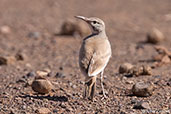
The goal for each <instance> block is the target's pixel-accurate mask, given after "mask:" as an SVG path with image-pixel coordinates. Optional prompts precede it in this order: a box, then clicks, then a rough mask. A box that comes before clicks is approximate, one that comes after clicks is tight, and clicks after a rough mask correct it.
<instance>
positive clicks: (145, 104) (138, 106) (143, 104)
mask: <svg viewBox="0 0 171 114" xmlns="http://www.w3.org/2000/svg"><path fill="white" fill-rule="evenodd" d="M133 108H134V109H150V106H149V104H148V102H144V101H140V102H137V104H135V105H134V107H133Z"/></svg>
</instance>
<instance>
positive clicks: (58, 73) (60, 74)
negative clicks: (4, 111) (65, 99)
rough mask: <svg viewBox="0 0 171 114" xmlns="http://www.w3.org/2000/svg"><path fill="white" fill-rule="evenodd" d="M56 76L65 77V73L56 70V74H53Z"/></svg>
mask: <svg viewBox="0 0 171 114" xmlns="http://www.w3.org/2000/svg"><path fill="white" fill-rule="evenodd" d="M55 77H56V78H64V77H65V74H64V73H62V72H57V73H56V75H55Z"/></svg>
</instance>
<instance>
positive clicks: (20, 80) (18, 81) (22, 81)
mask: <svg viewBox="0 0 171 114" xmlns="http://www.w3.org/2000/svg"><path fill="white" fill-rule="evenodd" d="M16 83H27V82H26V81H25V80H24V79H19V80H17V81H16Z"/></svg>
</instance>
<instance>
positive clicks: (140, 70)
mask: <svg viewBox="0 0 171 114" xmlns="http://www.w3.org/2000/svg"><path fill="white" fill-rule="evenodd" d="M130 74H132V75H135V76H139V75H151V74H152V69H151V67H150V66H146V65H142V66H140V67H133V68H132V69H131V70H130Z"/></svg>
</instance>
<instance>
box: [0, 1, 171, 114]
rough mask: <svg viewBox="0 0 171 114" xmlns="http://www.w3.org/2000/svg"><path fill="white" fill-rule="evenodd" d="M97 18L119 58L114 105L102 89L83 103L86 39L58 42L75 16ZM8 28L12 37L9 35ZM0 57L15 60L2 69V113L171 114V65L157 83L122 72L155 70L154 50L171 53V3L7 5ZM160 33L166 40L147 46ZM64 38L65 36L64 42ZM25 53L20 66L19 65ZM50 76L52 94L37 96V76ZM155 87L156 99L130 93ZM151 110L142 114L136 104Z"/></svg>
mask: <svg viewBox="0 0 171 114" xmlns="http://www.w3.org/2000/svg"><path fill="white" fill-rule="evenodd" d="M76 15H82V16H86V17H98V18H100V19H102V20H103V21H104V22H105V24H106V34H107V36H108V38H109V41H110V43H111V47H112V58H111V59H110V61H109V64H108V65H107V67H106V69H105V72H104V75H105V76H104V88H105V90H106V95H107V99H102V94H101V93H102V90H101V86H100V81H99V79H100V78H98V79H97V90H96V95H95V99H94V101H93V102H92V101H90V100H84V99H83V95H82V93H83V91H84V76H83V74H82V73H81V72H80V69H79V64H78V59H79V48H80V46H81V43H82V40H83V38H84V37H86V36H81V37H80V36H79V35H59V34H58V33H59V32H60V31H62V30H61V26H62V24H63V23H64V22H65V21H66V20H68V19H71V20H76V19H75V18H74V16H76ZM4 26H5V29H4ZM0 28H1V32H0V56H1V57H11V58H12V59H10V60H9V61H8V63H7V64H5V65H0V113H1V114H35V113H40V112H39V111H38V110H41V109H42V108H44V109H45V111H44V112H45V113H50V114H169V113H171V98H170V97H171V69H170V68H171V63H168V64H164V65H162V66H159V67H155V68H153V69H152V74H151V75H139V76H131V77H127V76H125V75H123V74H120V73H119V71H118V69H119V66H120V65H121V64H123V63H131V64H133V65H135V66H140V65H148V66H152V65H154V62H153V61H150V60H151V59H152V57H153V56H155V55H157V54H158V53H157V52H156V50H155V49H154V46H156V45H158V46H163V47H165V48H167V49H168V50H170V51H171V1H170V0H106V1H105V0H86V1H83V0H77V1H76V0H68V1H64V0H0ZM152 28H157V29H159V30H160V31H161V32H162V33H163V34H164V36H165V39H164V40H163V41H162V42H160V43H159V44H150V43H146V42H145V41H146V39H147V37H146V36H147V33H148V32H149V31H150V30H151V29H152ZM57 34H58V35H57ZM17 53H20V54H22V56H23V59H21V60H14V59H13V58H14V56H15V55H16V54H17ZM44 69H48V71H49V73H48V75H47V76H45V78H47V79H48V80H50V81H51V82H53V85H54V89H53V91H52V92H50V93H48V94H45V95H41V94H37V93H35V92H34V91H33V90H32V88H31V86H30V83H31V82H32V81H33V80H34V78H35V77H36V75H37V74H36V71H41V70H44ZM140 81H143V82H149V83H152V84H153V86H154V91H153V94H152V95H151V96H148V97H138V96H136V95H133V94H131V93H130V90H131V88H132V86H133V85H134V84H135V83H137V82H140ZM140 101H142V102H147V105H148V106H145V107H144V109H143V108H140V109H136V108H135V105H136V104H137V102H140Z"/></svg>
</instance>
